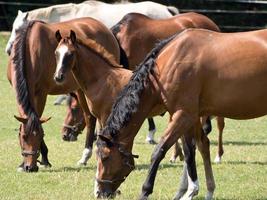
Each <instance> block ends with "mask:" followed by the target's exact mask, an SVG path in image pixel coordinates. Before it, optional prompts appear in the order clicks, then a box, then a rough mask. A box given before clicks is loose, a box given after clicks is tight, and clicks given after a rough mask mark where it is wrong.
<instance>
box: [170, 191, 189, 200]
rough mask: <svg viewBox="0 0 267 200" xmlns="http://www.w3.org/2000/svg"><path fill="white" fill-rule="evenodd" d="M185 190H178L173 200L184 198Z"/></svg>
mask: <svg viewBox="0 0 267 200" xmlns="http://www.w3.org/2000/svg"><path fill="white" fill-rule="evenodd" d="M186 191H187V189H179V191H178V192H177V193H176V195H175V197H174V198H173V200H179V199H181V198H182V196H184V194H185V193H186Z"/></svg>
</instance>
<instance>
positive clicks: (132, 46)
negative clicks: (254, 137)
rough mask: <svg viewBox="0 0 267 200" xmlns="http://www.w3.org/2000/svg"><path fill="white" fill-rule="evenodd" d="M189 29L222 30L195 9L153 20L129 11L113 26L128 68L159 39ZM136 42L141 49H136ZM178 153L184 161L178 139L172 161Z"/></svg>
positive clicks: (220, 122) (221, 122) (221, 121)
mask: <svg viewBox="0 0 267 200" xmlns="http://www.w3.org/2000/svg"><path fill="white" fill-rule="evenodd" d="M151 27H153V29H151ZM186 28H204V29H208V30H214V31H218V32H220V29H219V28H218V26H217V25H216V24H215V23H214V22H213V21H211V20H210V19H209V18H207V17H206V16H204V15H201V14H198V13H194V12H189V13H184V14H179V15H176V16H173V17H170V18H168V19H152V18H150V17H148V16H145V15H142V14H139V13H129V14H127V15H125V16H124V17H123V18H122V19H121V20H120V21H119V22H118V23H117V24H116V25H115V26H113V27H112V28H111V30H112V32H113V34H114V35H115V36H116V38H117V39H118V42H119V43H120V46H121V63H124V66H125V67H128V68H129V69H131V70H134V69H135V68H136V66H137V65H138V64H139V63H140V62H141V61H142V60H143V59H144V58H145V56H146V55H147V54H148V53H149V51H151V50H152V48H153V47H154V45H155V43H156V42H157V41H159V40H162V39H165V38H167V37H170V36H171V35H173V34H175V33H176V32H177V31H181V30H183V29H186ZM137 44H138V47H139V48H136V45H137ZM206 120H207V117H203V119H202V120H201V121H202V125H203V128H204V132H205V133H206V134H208V133H209V132H210V131H211V128H209V127H207V123H206ZM216 120H217V126H218V130H219V136H218V153H217V155H216V157H215V160H214V161H215V162H216V163H220V162H221V157H222V154H223V146H222V133H223V128H224V119H223V118H220V117H216ZM207 129H208V130H207ZM152 133H154V132H152ZM152 133H151V134H149V136H150V137H148V139H150V138H152V139H153V135H154V134H152ZM178 155H179V157H180V160H182V159H183V156H182V151H181V148H180V147H179V146H178V142H176V143H175V147H174V151H173V155H172V157H171V159H170V161H171V162H174V161H175V160H176V157H177V156H178Z"/></svg>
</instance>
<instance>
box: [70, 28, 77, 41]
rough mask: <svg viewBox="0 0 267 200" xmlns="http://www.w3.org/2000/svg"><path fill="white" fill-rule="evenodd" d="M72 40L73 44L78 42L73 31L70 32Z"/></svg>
mask: <svg viewBox="0 0 267 200" xmlns="http://www.w3.org/2000/svg"><path fill="white" fill-rule="evenodd" d="M70 39H71V42H72V43H73V44H75V42H76V33H75V32H74V31H73V30H70Z"/></svg>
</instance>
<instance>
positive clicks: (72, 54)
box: [54, 30, 77, 84]
mask: <svg viewBox="0 0 267 200" xmlns="http://www.w3.org/2000/svg"><path fill="white" fill-rule="evenodd" d="M55 37H56V39H57V41H58V46H57V48H56V50H55V55H56V63H57V67H56V72H55V74H54V80H55V81H56V82H57V83H58V84H60V83H62V82H64V80H65V76H66V73H68V72H70V71H71V69H72V68H73V67H74V65H75V62H76V59H77V55H76V34H75V32H74V31H72V30H71V31H70V36H69V37H65V38H62V36H61V34H60V32H59V30H58V31H56V34H55Z"/></svg>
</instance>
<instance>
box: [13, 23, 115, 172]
mask: <svg viewBox="0 0 267 200" xmlns="http://www.w3.org/2000/svg"><path fill="white" fill-rule="evenodd" d="M70 28H71V29H73V30H75V31H76V32H77V35H78V36H79V37H84V38H94V40H96V41H98V42H99V43H100V44H102V45H103V46H105V47H106V48H107V49H108V51H110V52H112V53H113V54H114V55H115V56H116V57H117V58H119V51H117V50H116V49H115V50H114V46H116V45H117V42H116V39H115V38H114V36H113V35H112V34H111V33H110V31H109V30H108V29H107V28H106V27H105V26H104V25H103V24H102V23H100V22H98V21H96V20H94V19H92V18H80V19H76V20H71V21H67V22H62V23H54V24H46V23H43V22H38V21H31V22H29V23H26V24H25V25H24V26H22V27H21V29H19V30H18V31H17V36H16V39H15V42H14V48H12V51H11V56H10V58H9V59H10V61H9V66H8V79H9V80H10V81H11V83H12V85H13V88H14V90H15V93H16V99H17V104H18V110H19V114H20V117H19V118H18V117H17V119H18V120H19V121H20V122H22V125H21V127H20V145H21V148H22V155H23V157H24V164H23V169H24V170H26V171H37V170H38V168H37V157H38V154H39V149H40V143H41V142H42V137H43V130H42V126H41V122H42V120H39V118H40V117H41V115H42V113H43V110H44V106H45V102H46V98H47V95H48V94H62V93H69V92H72V91H74V90H78V92H79V94H80V95H79V97H80V98H81V99H82V98H84V97H83V94H82V93H81V91H79V88H80V87H79V86H78V85H77V83H76V81H75V79H74V78H73V76H72V74H68V75H67V76H66V77H65V82H64V83H63V84H60V85H58V84H56V83H55V82H54V80H53V77H54V72H55V69H56V59H55V57H54V56H55V55H54V50H55V49H56V45H57V40H56V39H55V37H54V35H55V31H56V30H58V29H61V31H62V34H63V35H64V34H66V30H69V29H70ZM117 48H118V46H117ZM47 58H49V59H47ZM44 74H45V76H44ZM29 77H30V78H29ZM79 100H80V99H79ZM82 107H83V109H84V110H86V115H87V117H86V120H87V125H88V126H87V130H88V131H89V130H90V129H91V125H89V124H90V123H89V122H90V121H93V122H95V120H94V119H95V118H94V117H93V116H92V115H91V113H90V112H89V110H88V108H87V104H86V103H82ZM44 121H46V120H44ZM92 126H93V125H92ZM91 141H92V143H93V137H92V140H91Z"/></svg>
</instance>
